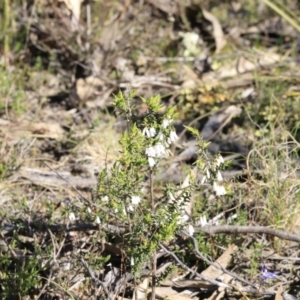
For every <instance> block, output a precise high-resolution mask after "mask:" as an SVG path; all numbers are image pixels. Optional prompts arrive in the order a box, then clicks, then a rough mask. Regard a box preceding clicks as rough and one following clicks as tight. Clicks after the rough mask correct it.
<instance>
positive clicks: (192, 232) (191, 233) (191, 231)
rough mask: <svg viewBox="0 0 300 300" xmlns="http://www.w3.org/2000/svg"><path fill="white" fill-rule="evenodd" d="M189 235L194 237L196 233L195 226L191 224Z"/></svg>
mask: <svg viewBox="0 0 300 300" xmlns="http://www.w3.org/2000/svg"><path fill="white" fill-rule="evenodd" d="M188 233H189V235H194V233H195V229H194V227H193V225H191V224H189V226H188Z"/></svg>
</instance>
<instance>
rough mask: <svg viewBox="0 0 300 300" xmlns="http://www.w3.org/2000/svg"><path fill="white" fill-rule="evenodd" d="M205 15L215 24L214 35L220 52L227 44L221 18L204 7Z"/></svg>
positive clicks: (217, 50)
mask: <svg viewBox="0 0 300 300" xmlns="http://www.w3.org/2000/svg"><path fill="white" fill-rule="evenodd" d="M202 13H203V16H204V18H205V19H206V20H208V21H209V22H211V24H212V26H213V36H214V38H215V42H216V53H219V52H220V51H221V50H222V49H223V48H224V47H225V45H226V39H225V35H224V32H223V29H222V26H221V24H220V22H219V20H218V19H217V18H216V17H215V16H214V15H213V14H211V13H210V12H208V11H207V10H205V9H203V8H202Z"/></svg>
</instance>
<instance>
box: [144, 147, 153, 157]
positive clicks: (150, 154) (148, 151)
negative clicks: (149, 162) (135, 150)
mask: <svg viewBox="0 0 300 300" xmlns="http://www.w3.org/2000/svg"><path fill="white" fill-rule="evenodd" d="M145 153H146V155H148V156H149V157H155V156H156V149H155V148H154V146H150V147H147V148H146V151H145Z"/></svg>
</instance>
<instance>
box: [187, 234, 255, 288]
mask: <svg viewBox="0 0 300 300" xmlns="http://www.w3.org/2000/svg"><path fill="white" fill-rule="evenodd" d="M183 234H185V235H187V236H188V237H190V238H191V239H192V240H193V242H194V247H195V251H196V253H197V255H198V256H199V257H200V258H201V259H202V260H203V261H205V262H206V263H208V264H209V265H212V266H214V267H215V268H216V269H218V270H221V271H222V272H224V273H226V274H228V275H230V276H232V277H234V278H235V279H237V280H239V281H241V282H243V283H245V284H248V285H250V286H252V287H253V288H255V289H256V288H257V287H256V286H255V284H253V283H252V282H250V281H248V280H246V279H244V278H242V277H240V276H238V275H237V274H235V273H233V272H230V271H228V270H227V269H225V268H223V267H222V266H220V265H218V264H217V263H215V262H213V261H210V260H209V259H208V258H206V257H205V256H204V255H203V254H202V253H201V252H200V251H199V248H198V244H197V241H196V239H195V238H194V237H193V236H191V235H190V234H188V233H187V232H185V231H183Z"/></svg>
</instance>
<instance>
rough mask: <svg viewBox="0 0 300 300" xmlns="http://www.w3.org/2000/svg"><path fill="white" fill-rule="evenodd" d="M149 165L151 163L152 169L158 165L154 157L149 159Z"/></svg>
mask: <svg viewBox="0 0 300 300" xmlns="http://www.w3.org/2000/svg"><path fill="white" fill-rule="evenodd" d="M148 163H149V166H150V168H153V167H154V166H155V164H156V161H155V159H154V158H153V157H151V156H149V157H148Z"/></svg>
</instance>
